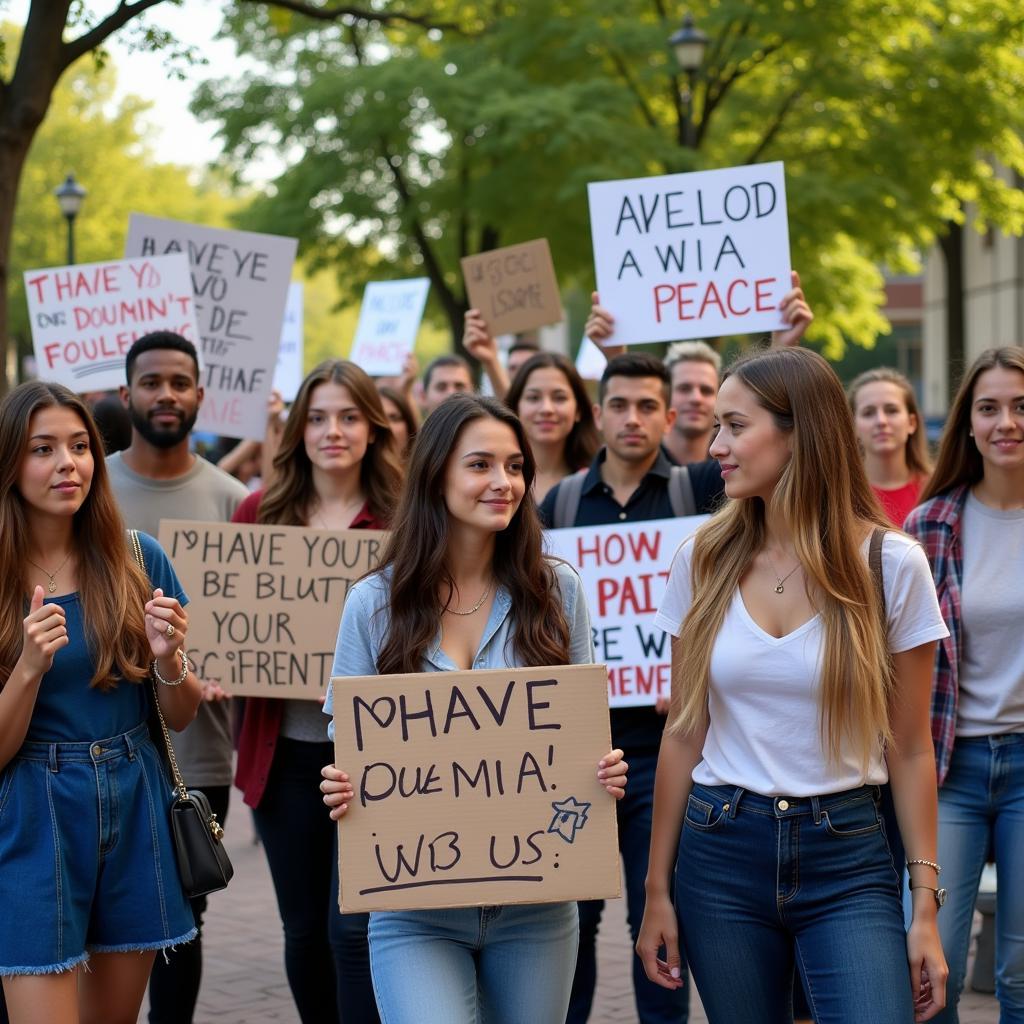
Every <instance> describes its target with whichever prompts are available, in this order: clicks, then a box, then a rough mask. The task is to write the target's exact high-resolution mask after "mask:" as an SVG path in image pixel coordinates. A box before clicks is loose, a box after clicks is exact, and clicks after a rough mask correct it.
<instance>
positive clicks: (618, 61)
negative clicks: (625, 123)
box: [608, 51, 659, 128]
mask: <svg viewBox="0 0 1024 1024" xmlns="http://www.w3.org/2000/svg"><path fill="white" fill-rule="evenodd" d="M608 55H609V56H610V57H611V59H612V63H613V64H614V65H615V70H616V71H618V73H619V74H620V75H621V76H622V80H623V81H624V82H625V83H626V88H627V89H629V91H630V92H631V93H632V94H633V95H634V96H635V97H636V102H637V106H638V107H639V108H640V113H641V114H642V115H643V119H644V120H645V121H646V122H647V126H648V128H657V127H659V125H658V119H657V118H656V117H655V116H654V113H653V112H652V111H651V108H650V107H649V106H648V104H647V100H645V99H644V97H643V93H641V92H640V86H639V85H638V84H637V82H636V80H635V79H634V78H633V76H632V75H631V74H630V72H629V67H628V66H627V64H626V62H625V61H624V60H623V59H622V57H621V56H620V55H619V54H617V53H615V52H614V51H609V54H608Z"/></svg>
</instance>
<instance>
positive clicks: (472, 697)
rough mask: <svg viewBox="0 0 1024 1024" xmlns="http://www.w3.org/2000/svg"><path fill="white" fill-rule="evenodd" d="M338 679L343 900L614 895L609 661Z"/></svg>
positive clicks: (417, 902)
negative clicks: (607, 773) (601, 779)
mask: <svg viewBox="0 0 1024 1024" xmlns="http://www.w3.org/2000/svg"><path fill="white" fill-rule="evenodd" d="M331 685H332V686H333V687H334V728H335V749H336V762H335V763H336V764H338V765H339V766H341V767H342V768H344V769H345V770H346V771H347V772H348V774H349V777H350V778H351V779H352V784H353V788H354V789H355V797H354V799H353V800H352V802H351V803H350V804H349V809H348V812H347V814H346V815H345V817H344V818H343V819H342V820H341V821H340V822H339V823H338V824H339V834H338V838H339V842H338V848H339V858H340V869H341V885H340V890H341V891H340V905H341V909H342V910H343V911H346V912H355V911H365V910H402V909H418V908H423V907H472V906H480V905H485V904H505V903H550V902H556V901H562V900H583V899H601V898H605V897H609V896H618V895H619V885H620V877H621V876H620V868H619V851H618V840H617V838H616V824H615V801H614V800H613V799H612V798H611V797H610V796H609V795H608V794H607V792H605V789H604V787H603V786H601V785H600V784H599V783H598V781H597V763H598V761H600V760H601V758H602V757H603V756H604V755H605V754H606V753H607V752H608V750H609V749H610V747H611V737H610V731H609V726H608V702H607V700H606V698H605V693H606V687H605V668H604V666H603V665H574V666H559V667H556V668H532V669H497V670H484V671H472V672H424V673H420V674H416V675H407V676H363V677H359V678H340V679H332V680H331Z"/></svg>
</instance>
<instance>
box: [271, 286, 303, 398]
mask: <svg viewBox="0 0 1024 1024" xmlns="http://www.w3.org/2000/svg"><path fill="white" fill-rule="evenodd" d="M302 377H303V373H302V282H301V281H292V283H291V284H290V285H289V287H288V302H287V303H286V305H285V307H284V323H283V324H282V325H281V344H280V347H279V348H278V350H277V365H276V366H275V367H274V390H275V391H279V392H280V393H281V397H282V398H283V399H284V400H285V401H286V402H292V401H294V400H295V396H296V394H297V393H298V390H299V385H300V384H301V383H302Z"/></svg>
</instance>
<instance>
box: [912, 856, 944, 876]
mask: <svg viewBox="0 0 1024 1024" xmlns="http://www.w3.org/2000/svg"><path fill="white" fill-rule="evenodd" d="M911 864H923V865H924V866H925V867H926V868H932V869H933V870H934V871H935V874H937V875H938V874H941V873H942V868H940V867H939V865H938V864H936V863H935V861H933V860H925V859H924V857H915V858H914V859H913V860H908V861H907V867H908V868H909V867H910V865H911Z"/></svg>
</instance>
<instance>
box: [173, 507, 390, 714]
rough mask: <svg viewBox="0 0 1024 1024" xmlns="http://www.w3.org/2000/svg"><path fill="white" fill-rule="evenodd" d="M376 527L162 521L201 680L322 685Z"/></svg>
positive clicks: (377, 548) (248, 685)
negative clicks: (319, 527) (343, 612)
mask: <svg viewBox="0 0 1024 1024" xmlns="http://www.w3.org/2000/svg"><path fill="white" fill-rule="evenodd" d="M384 536H385V535H384V534H383V533H381V532H380V531H377V530H339V531H329V530H311V529H306V528H305V527H299V526H248V525H243V524H238V523H202V522H194V521H192V520H178V519H164V520H161V522H160V544H161V546H162V547H163V549H164V550H165V551H166V552H167V554H168V555H169V556H170V559H171V561H172V562H173V563H174V568H175V571H176V572H177V574H178V577H179V579H180V580H181V582H182V586H183V587H184V589H185V593H186V594H188V596H189V599H190V600H189V606H188V616H189V622H188V651H187V653H188V656H189V658H191V659H192V661H193V663H194V664H195V667H196V672H197V674H198V675H199V677H200V678H201V679H205V680H208V681H209V682H214V683H220V685H221V686H223V687H224V689H225V690H228V691H230V692H231V693H234V694H241V695H244V696H249V697H300V698H310V699H312V698H316V697H319V696H320V695H321V694H322V693H324V692H326V689H327V681H328V679H329V678H330V673H331V665H332V664H333V661H334V643H335V640H336V639H337V636H338V623H339V622H340V621H341V609H342V607H343V605H344V604H345V598H346V597H347V596H348V591H349V588H350V587H351V586H352V584H353V583H355V581H356V580H358V579H359V578H360V576H362V575H364V574H365V573H367V572H369V571H370V570H371V569H373V568H375V567H376V565H377V562H378V560H379V557H380V552H381V550H382V546H383V542H384Z"/></svg>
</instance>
